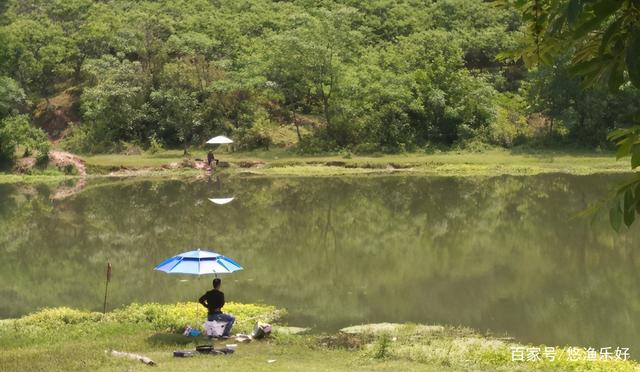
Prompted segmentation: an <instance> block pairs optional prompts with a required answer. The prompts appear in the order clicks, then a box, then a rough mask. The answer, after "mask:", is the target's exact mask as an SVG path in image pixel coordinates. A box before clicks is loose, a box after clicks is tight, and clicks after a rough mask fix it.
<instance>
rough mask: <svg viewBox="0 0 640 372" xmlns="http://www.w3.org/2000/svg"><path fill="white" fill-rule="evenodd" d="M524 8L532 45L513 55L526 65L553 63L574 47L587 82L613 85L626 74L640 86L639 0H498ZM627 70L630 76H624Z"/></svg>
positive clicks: (577, 68)
mask: <svg viewBox="0 0 640 372" xmlns="http://www.w3.org/2000/svg"><path fill="white" fill-rule="evenodd" d="M497 2H498V3H501V4H503V5H507V6H517V7H519V9H521V10H522V16H523V20H524V21H525V23H526V24H527V30H528V35H527V36H528V47H525V48H522V49H520V50H519V51H518V52H517V53H516V54H515V56H516V57H520V58H522V59H523V60H524V62H525V63H526V64H527V65H534V64H536V63H538V62H542V63H545V64H551V63H552V61H553V59H554V58H555V56H556V55H558V54H561V53H563V52H564V51H566V50H570V51H571V54H572V60H571V62H572V68H573V70H574V71H575V72H577V73H579V74H581V75H583V76H584V77H585V78H586V83H587V85H595V84H596V83H600V84H602V85H604V86H608V87H609V88H610V89H612V90H615V89H617V88H618V87H620V86H621V85H622V84H623V83H624V82H625V80H626V78H628V79H629V80H630V81H631V83H632V84H633V85H635V86H636V87H638V88H640V54H638V52H637V51H638V46H639V45H640V44H639V43H640V8H639V7H638V4H637V2H636V1H635V0H594V1H582V0H527V1H520V0H498V1H497ZM625 73H626V77H625Z"/></svg>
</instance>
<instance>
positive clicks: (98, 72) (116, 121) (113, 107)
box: [80, 55, 149, 145]
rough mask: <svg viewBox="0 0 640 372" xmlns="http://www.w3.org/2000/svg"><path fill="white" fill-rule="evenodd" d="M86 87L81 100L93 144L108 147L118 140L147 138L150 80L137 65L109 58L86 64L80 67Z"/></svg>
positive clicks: (105, 57) (138, 64)
mask: <svg viewBox="0 0 640 372" xmlns="http://www.w3.org/2000/svg"><path fill="white" fill-rule="evenodd" d="M83 71H84V73H85V75H86V76H87V80H88V84H87V85H88V87H87V88H85V89H84V91H83V93H82V96H81V98H80V101H81V108H82V113H83V118H84V120H85V121H86V123H85V125H87V124H89V125H91V126H92V130H93V131H94V133H95V136H94V139H93V140H98V141H99V142H101V143H103V144H105V145H108V144H111V143H112V142H114V141H117V140H129V141H130V140H135V139H138V140H139V139H142V138H146V136H145V134H146V133H145V130H144V126H143V124H144V123H145V119H146V117H145V116H146V106H145V103H146V101H147V99H148V94H149V93H148V90H149V88H148V86H149V78H148V76H147V75H146V74H145V73H144V72H143V69H142V66H141V64H140V63H138V62H130V61H128V60H126V59H125V60H119V59H117V58H115V57H112V56H108V55H106V56H103V57H102V58H100V59H92V60H88V61H87V62H86V63H85V64H84V67H83Z"/></svg>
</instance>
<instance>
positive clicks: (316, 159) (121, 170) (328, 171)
mask: <svg viewBox="0 0 640 372" xmlns="http://www.w3.org/2000/svg"><path fill="white" fill-rule="evenodd" d="M199 155H202V154H200V153H199V152H194V153H192V154H191V157H190V158H187V160H184V159H183V158H182V156H181V154H180V153H179V152H177V151H165V152H163V153H161V154H156V155H144V154H142V155H95V156H87V157H82V158H81V159H82V162H83V163H84V164H86V176H79V175H67V174H64V173H62V172H60V171H56V170H48V169H47V170H45V171H41V172H38V171H35V172H34V173H33V174H16V173H0V184H3V183H4V184H6V183H39V182H61V181H65V180H74V179H80V178H86V179H103V178H138V177H140V178H144V177H147V178H175V177H177V178H184V177H193V176H195V177H198V176H199V177H207V176H209V175H229V176H234V177H235V176H237V177H255V176H262V177H272V176H276V177H292V176H304V177H307V176H308V177H322V176H324V177H336V176H361V175H391V174H402V175H415V176H501V175H511V176H518V175H522V176H530V175H538V174H546V173H561V174H572V175H592V174H633V173H634V172H632V171H631V170H630V168H629V165H628V164H627V162H626V161H616V160H615V158H614V157H613V156H612V155H610V154H598V153H586V154H585V153H572V152H557V151H545V152H539V153H531V154H528V153H524V154H523V153H516V154H514V153H510V152H507V151H498V150H496V151H488V152H483V153H463V152H446V153H438V154H425V153H409V154H396V155H383V156H348V157H345V156H340V155H327V156H295V155H293V154H290V153H287V152H284V151H276V150H274V151H270V152H248V153H229V154H225V153H223V154H222V155H219V157H220V158H221V164H222V166H221V167H220V168H218V169H217V170H214V171H213V172H212V173H211V172H209V171H208V170H206V169H203V166H204V167H206V164H202V162H201V161H199V160H198V159H200V158H201V156H199Z"/></svg>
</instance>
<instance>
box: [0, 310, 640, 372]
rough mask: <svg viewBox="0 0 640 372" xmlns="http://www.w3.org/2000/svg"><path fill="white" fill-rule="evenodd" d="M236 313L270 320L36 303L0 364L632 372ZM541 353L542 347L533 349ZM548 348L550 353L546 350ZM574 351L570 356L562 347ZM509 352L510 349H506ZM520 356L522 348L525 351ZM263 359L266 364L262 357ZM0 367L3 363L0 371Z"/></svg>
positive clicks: (464, 333)
mask: <svg viewBox="0 0 640 372" xmlns="http://www.w3.org/2000/svg"><path fill="white" fill-rule="evenodd" d="M227 307H228V309H227V310H228V312H231V313H233V314H234V315H235V316H236V318H237V323H236V326H234V331H233V333H236V332H242V333H249V332H250V331H251V329H252V326H253V322H255V321H256V319H258V320H260V321H262V322H266V323H271V324H272V325H273V328H274V331H273V334H272V335H271V337H269V338H267V339H265V340H254V341H252V342H250V343H246V344H245V343H237V342H236V341H235V340H234V339H233V338H231V339H229V340H226V341H225V340H223V341H210V340H208V339H206V338H204V337H187V336H183V335H182V334H181V331H182V329H183V328H184V327H185V326H186V325H192V326H194V325H195V326H196V327H200V324H199V321H201V320H202V319H204V317H205V309H204V308H201V307H197V304H196V303H193V302H189V303H177V304H169V305H161V304H156V303H150V304H141V305H139V304H131V305H129V306H125V307H123V308H119V309H115V310H113V311H110V312H108V313H106V314H102V313H98V312H89V311H81V310H75V309H70V308H65V307H62V308H51V309H43V310H40V311H37V312H35V313H31V314H29V315H26V316H23V317H21V318H17V319H4V320H1V321H0V346H1V347H2V349H3V353H0V365H3V366H4V368H7V369H6V370H9V371H13V370H15V371H18V370H19V371H23V372H24V371H30V370H40V369H42V368H46V367H47V366H50V365H52V363H55V365H56V366H57V367H58V368H60V369H64V370H78V369H80V370H87V369H96V368H97V369H99V370H104V371H112V370H113V371H116V370H123V369H127V370H138V369H139V370H145V369H146V368H148V366H146V365H144V364H142V363H140V362H138V361H136V360H133V361H132V360H127V359H120V358H114V357H112V356H111V355H109V353H108V352H107V351H108V350H119V351H123V352H127V353H135V354H139V355H144V356H147V357H149V358H151V359H152V360H153V361H155V362H156V363H157V365H158V367H160V369H163V370H164V369H166V370H176V369H190V370H204V369H207V368H209V369H210V368H211V367H212V365H214V364H215V366H216V367H218V368H224V369H225V370H229V371H235V370H238V371H240V370H247V369H262V368H265V367H267V366H269V364H271V363H273V368H277V369H283V368H284V369H288V370H312V371H313V370H319V371H320V370H352V369H360V370H371V369H394V370H416V371H417V370H444V371H447V370H451V371H454V370H514V369H517V370H520V371H533V370H567V369H569V370H574V369H576V370H604V371H634V370H636V369H637V368H639V365H638V363H637V362H635V361H633V360H630V359H629V360H622V359H618V360H616V359H615V358H614V359H613V360H599V359H597V360H590V359H588V357H587V354H586V351H585V349H584V348H571V347H567V346H548V345H546V346H545V345H531V344H522V343H518V342H517V341H515V340H513V339H511V338H504V337H503V338H499V337H493V336H488V335H482V334H480V333H478V332H476V331H473V330H471V329H468V328H464V327H451V326H442V325H422V324H395V323H378V324H368V325H359V326H352V327H347V328H343V329H342V330H340V331H338V332H335V333H329V334H327V333H313V332H309V330H308V329H304V328H297V327H287V326H286V324H281V323H280V322H279V321H280V319H281V318H282V315H284V314H285V313H286V311H285V310H282V309H276V308H275V307H273V306H267V305H252V304H239V303H229V304H227ZM226 343H237V348H236V352H235V353H234V354H233V355H231V356H226V357H225V356H211V355H197V356H195V357H193V358H175V357H173V356H172V355H173V351H175V350H190V349H194V348H195V346H196V345H200V344H214V347H216V348H222V347H224V344H226ZM536 350H537V351H538V352H539V356H540V358H539V359H538V360H535V361H532V360H527V359H526V356H525V357H524V358H525V359H524V360H522V361H520V360H517V359H516V360H514V355H516V357H517V356H518V355H519V354H517V353H520V351H526V352H529V351H531V352H534V351H536ZM541 350H542V351H546V352H547V354H543V353H542V352H541ZM551 350H553V353H554V354H553V358H552V357H551V356H550V355H551V354H550V352H551ZM572 350H576V354H575V358H576V359H575V360H572V359H571V358H569V356H568V355H570V354H568V353H569V352H572ZM514 353H516V354H514ZM525 355H527V354H525ZM269 360H271V361H273V362H268V361H269ZM3 370H5V369H3Z"/></svg>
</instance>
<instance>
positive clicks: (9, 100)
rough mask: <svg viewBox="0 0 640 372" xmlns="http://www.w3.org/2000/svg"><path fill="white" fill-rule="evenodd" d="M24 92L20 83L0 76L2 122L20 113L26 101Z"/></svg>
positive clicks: (0, 114)
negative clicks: (7, 117)
mask: <svg viewBox="0 0 640 372" xmlns="http://www.w3.org/2000/svg"><path fill="white" fill-rule="evenodd" d="M25 98H26V97H25V94H24V91H23V90H22V89H21V88H20V86H19V85H18V83H17V82H16V81H15V80H13V79H11V78H9V77H6V76H0V120H1V119H2V118H4V117H6V116H9V115H15V114H17V113H18V108H19V106H20V105H22V104H23V103H24V101H25Z"/></svg>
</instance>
